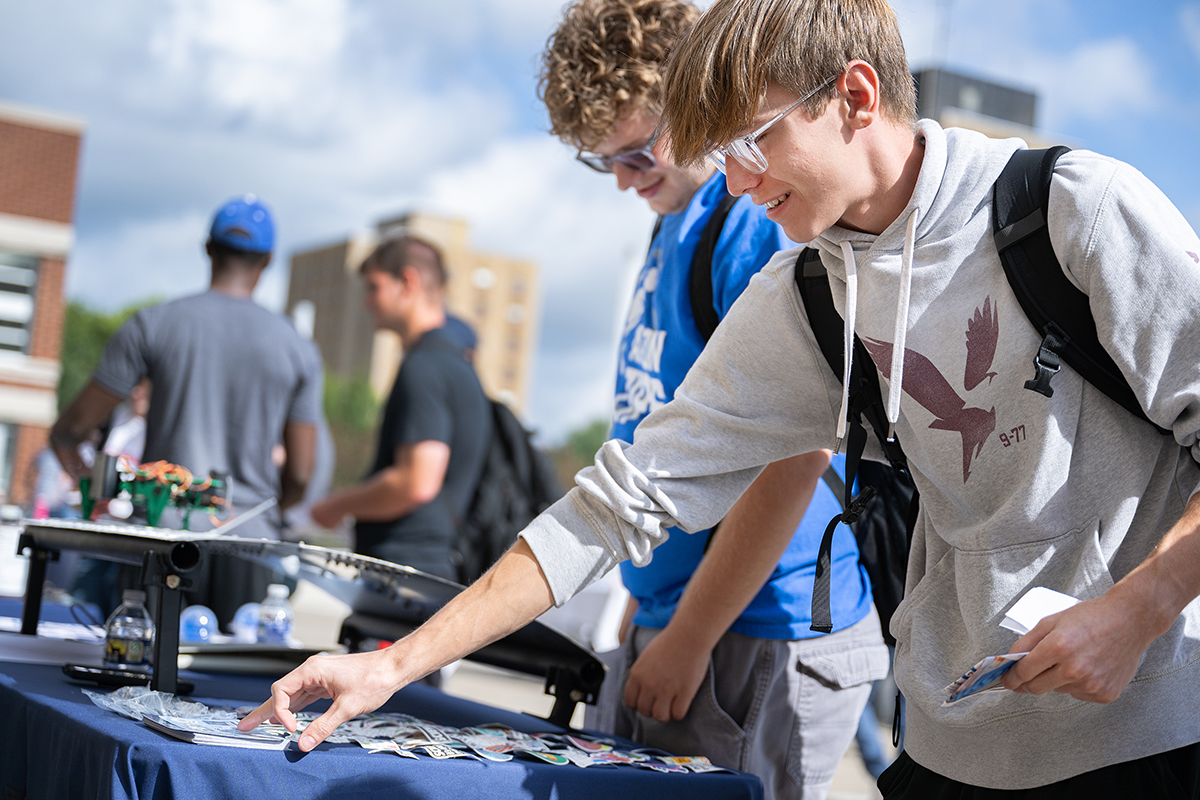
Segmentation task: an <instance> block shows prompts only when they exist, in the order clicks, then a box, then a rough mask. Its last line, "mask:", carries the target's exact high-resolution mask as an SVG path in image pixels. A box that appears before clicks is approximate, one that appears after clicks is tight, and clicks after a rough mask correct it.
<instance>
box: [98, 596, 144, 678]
mask: <svg viewBox="0 0 1200 800" xmlns="http://www.w3.org/2000/svg"><path fill="white" fill-rule="evenodd" d="M121 600H122V602H121V605H119V606H117V610H116V611H114V612H113V613H112V616H110V617H109V618H108V621H107V622H105V623H104V663H105V665H107V666H111V667H119V668H121V669H147V668H149V666H150V650H151V645H152V644H153V642H154V622H153V621H151V619H150V612H149V611H147V610H146V593H145V592H143V591H141V590H140V589H126V590H125V593H124V594H123V595H122V596H121Z"/></svg>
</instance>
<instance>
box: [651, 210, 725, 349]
mask: <svg viewBox="0 0 1200 800" xmlns="http://www.w3.org/2000/svg"><path fill="white" fill-rule="evenodd" d="M737 201H738V198H737V197H735V196H734V195H731V194H729V192H726V193H725V194H724V195H723V196H722V197H721V202H719V203H717V207H716V208H715V209H713V212H712V216H710V217H709V218H708V222H706V223H704V231H703V232H702V233H701V234H700V242H699V244H697V245H696V253H695V255H693V256H692V272H691V277H690V279H689V280H690V285H689V290H690V294H691V299H692V317H693V318H694V319H695V320H696V328H697V330H699V331H700V335H701V336H703V337H704V341H706V342H707V341H708V340H709V339H711V338H712V335H713V333H714V332H715V331H716V330H717V324H718V323H720V321H721V320H720V318H719V317H718V316H717V309H716V308H715V307H714V305H713V280H712V268H713V257H714V256H715V255H716V252H717V239H719V238H721V230H722V229H723V228H724V227H725V220H726V219H727V218H728V217H729V211H730V210H731V209H732V208H733V205H734V203H736V202H737ZM655 232H656V233H657V229H655Z"/></svg>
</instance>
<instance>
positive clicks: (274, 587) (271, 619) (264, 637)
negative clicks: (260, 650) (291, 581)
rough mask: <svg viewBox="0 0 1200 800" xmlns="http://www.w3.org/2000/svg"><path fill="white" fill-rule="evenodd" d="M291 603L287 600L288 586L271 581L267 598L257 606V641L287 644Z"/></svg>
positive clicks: (289, 633)
mask: <svg viewBox="0 0 1200 800" xmlns="http://www.w3.org/2000/svg"><path fill="white" fill-rule="evenodd" d="M293 616H294V614H293V612H292V604H291V603H289V602H288V587H286V586H284V585H283V584H282V583H272V584H271V585H270V586H268V587H267V598H266V599H265V600H263V601H262V603H260V604H259V607H258V641H259V642H260V643H266V644H284V645H285V644H288V642H289V640H290V639H291V638H292V619H293Z"/></svg>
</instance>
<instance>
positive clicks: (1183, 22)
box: [1179, 3, 1200, 60]
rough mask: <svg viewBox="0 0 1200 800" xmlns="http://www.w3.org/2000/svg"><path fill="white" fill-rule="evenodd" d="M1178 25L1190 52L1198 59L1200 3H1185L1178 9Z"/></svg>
mask: <svg viewBox="0 0 1200 800" xmlns="http://www.w3.org/2000/svg"><path fill="white" fill-rule="evenodd" d="M1179 27H1180V30H1181V31H1182V33H1183V35H1184V38H1186V39H1187V43H1188V44H1189V45H1191V48H1192V53H1193V54H1195V56H1196V58H1197V60H1200V4H1194V3H1193V4H1191V5H1185V6H1184V7H1183V8H1181V9H1179Z"/></svg>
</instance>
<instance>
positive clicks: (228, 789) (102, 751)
mask: <svg viewBox="0 0 1200 800" xmlns="http://www.w3.org/2000/svg"><path fill="white" fill-rule="evenodd" d="M3 657H4V655H3V653H0V783H2V784H3V785H4V787H5V790H6V791H7V792H8V794H7V795H6V796H7V797H9V798H13V797H16V798H20V797H28V798H30V800H32V799H33V798H37V799H38V800H75V799H76V798H84V797H87V798H103V799H104V800H134V799H135V798H136V799H138V800H144V799H145V798H188V800H193V799H195V800H225V799H226V798H253V800H268V799H269V798H280V800H304V799H305V798H330V800H332V799H333V798H337V800H352V799H353V798H360V797H361V798H373V800H378V799H379V798H386V800H404V799H406V798H420V800H443V799H444V800H452V799H453V800H458V799H459V798H463V799H467V800H469V799H470V798H479V799H480V800H485V798H486V800H509V798H531V799H532V798H538V800H549V799H550V798H555V799H556V800H557V798H564V799H565V798H570V799H571V800H574V799H575V798H583V799H584V800H589V799H592V798H594V799H595V800H614V798H626V797H652V798H654V799H655V800H674V799H676V798H677V799H678V800H697V798H705V800H708V798H714V799H720V798H731V799H732V798H745V799H746V800H761V798H762V796H763V792H762V784H761V783H760V782H759V781H758V779H757V778H755V777H752V776H749V775H744V774H730V773H711V774H703V775H677V774H661V773H656V772H651V771H648V770H641V769H637V768H633V767H628V766H625V767H618V768H603V767H588V768H586V769H581V768H579V767H574V766H555V765H551V764H541V763H535V762H532V761H525V760H516V759H514V760H513V761H510V762H507V763H483V762H479V761H474V760H468V759H452V760H447V761H439V760H435V759H432V758H421V759H420V760H419V761H414V760H410V759H403V758H399V757H397V756H394V755H388V754H370V753H367V752H366V751H364V750H362V749H361V748H359V747H358V746H357V745H322V746H321V747H319V748H317V749H316V750H314V751H313V752H311V753H308V754H303V755H302V754H300V752H299V751H298V750H294V749H291V748H289V749H288V750H284V751H276V750H245V749H237V748H229V747H205V746H202V745H194V744H189V743H187V742H180V741H176V740H174V739H170V738H168V737H166V736H163V735H160V734H158V733H155V732H154V731H152V730H150V729H149V728H147V727H145V726H144V725H142V724H140V723H138V722H134V721H132V720H128V719H125V718H123V717H120V716H118V715H116V714H113V713H111V712H109V711H105V710H103V709H101V708H100V707H99V706H96V705H95V704H93V703H92V702H91V700H89V699H88V698H87V697H86V696H85V695H83V694H82V691H81V690H82V689H83V688H86V686H85V685H84V684H80V683H77V682H75V681H72V680H70V679H68V678H66V677H65V676H64V675H63V674H62V671H61V669H60V668H59V667H54V666H44V665H35V664H18V663H13V662H5V661H3V660H2V659H3ZM181 677H184V678H186V679H187V680H191V681H193V682H194V683H195V684H196V689H195V692H194V693H193V695H192V696H193V697H194V698H195V699H198V700H202V701H204V702H207V703H209V704H215V705H257V704H258V703H259V702H261V701H263V700H265V699H266V698H267V697H268V696H269V695H270V680H269V679H266V678H257V677H241V676H228V675H206V674H200V673H192V672H187V673H184V674H183V675H182V676H181ZM381 710H384V711H399V712H403V713H406V714H412V715H413V716H416V717H420V718H423V719H427V720H430V721H432V722H436V723H440V724H443V725H452V726H456V727H465V726H469V725H478V724H483V723H487V722H501V723H504V724H507V725H509V726H511V727H513V728H515V729H517V730H522V731H525V732H528V733H535V732H539V731H555V730H561V729H560V728H557V727H556V726H553V725H551V724H550V723H548V722H546V721H545V720H541V719H538V718H537V717H532V716H528V715H524V714H515V713H511V712H507V711H502V710H500V709H496V708H492V707H490V706H486V705H481V704H479V703H473V702H470V701H467V700H462V699H459V698H455V697H451V696H449V695H446V694H444V693H442V692H440V691H438V690H436V689H431V688H429V687H426V686H420V685H416V686H409V687H407V688H405V689H403V690H402V691H400V692H399V693H397V694H396V696H395V697H393V698H392V699H391V700H390V701H389V702H388V703H387V704H386V705H385V706H383V708H382V709H381Z"/></svg>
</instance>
